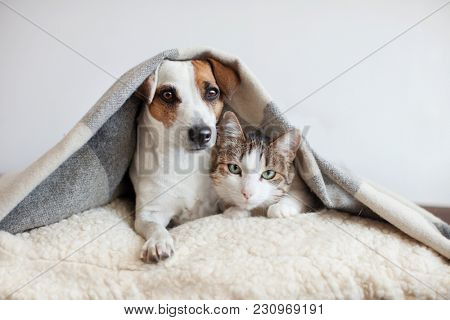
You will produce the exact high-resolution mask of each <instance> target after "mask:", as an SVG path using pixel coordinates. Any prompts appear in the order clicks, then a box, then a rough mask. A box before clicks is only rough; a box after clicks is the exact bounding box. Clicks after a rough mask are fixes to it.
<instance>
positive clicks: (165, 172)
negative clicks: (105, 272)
mask: <svg viewBox="0 0 450 320" xmlns="http://www.w3.org/2000/svg"><path fill="white" fill-rule="evenodd" d="M153 82H154V85H153V87H152V88H151V91H152V92H151V93H150V94H151V95H154V94H155V88H157V87H159V86H161V85H171V86H173V87H175V88H176V90H177V92H178V95H179V96H180V98H181V101H182V102H181V105H180V106H179V110H178V111H177V116H176V120H175V122H174V123H173V124H172V125H171V126H170V127H169V128H167V127H165V126H164V125H163V123H162V122H160V121H158V120H156V119H155V118H153V117H152V115H151V113H150V112H149V108H147V107H144V108H143V110H142V113H141V115H140V117H139V130H138V145H137V149H136V153H135V156H134V159H133V163H132V165H131V168H130V177H131V180H132V182H133V185H134V188H135V192H136V220H135V228H136V231H137V232H138V233H139V234H140V235H141V236H143V237H144V238H145V239H146V242H145V244H144V246H143V247H142V251H141V258H142V259H143V260H144V261H146V262H149V261H155V260H156V261H159V260H162V259H165V258H167V257H170V256H171V255H172V254H173V252H174V244H173V239H172V236H171V235H170V233H169V232H168V231H167V229H166V226H167V225H168V224H169V222H170V221H171V220H173V221H175V222H176V223H183V222H185V221H188V220H192V219H196V218H199V217H203V216H206V215H211V214H214V213H217V196H216V194H215V192H214V190H213V189H214V188H213V187H212V185H211V181H210V178H209V174H208V173H209V172H208V171H209V170H208V169H209V165H210V156H211V148H210V147H212V146H213V145H214V143H215V137H216V131H215V130H216V128H215V127H216V122H217V119H216V116H215V114H214V112H213V110H212V109H211V108H210V107H209V106H207V105H206V103H205V101H204V100H203V99H202V96H201V94H200V91H199V88H197V86H196V82H195V75H194V68H193V65H192V63H191V62H190V61H183V62H182V61H165V62H164V63H163V64H162V65H161V66H160V68H159V70H158V71H157V73H156V77H155V79H154V81H153ZM151 98H152V97H150V99H151ZM199 120H201V121H202V122H203V123H204V124H206V125H207V126H208V127H210V128H211V129H212V138H211V140H210V141H209V143H208V147H207V148H206V149H204V150H201V151H196V152H191V151H189V145H188V133H187V132H188V130H189V127H190V126H191V125H192V124H194V123H196V122H198V121H199ZM149 139H152V140H151V142H150V143H151V144H152V148H151V150H149V148H148V147H147V145H146V144H148V143H149ZM145 153H151V154H150V155H148V154H147V155H145ZM146 156H147V157H146ZM143 162H145V163H143ZM148 165H150V167H151V168H150V170H151V172H150V173H146V172H144V170H143V168H144V167H148Z"/></svg>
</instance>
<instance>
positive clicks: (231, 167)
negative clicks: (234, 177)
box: [228, 163, 241, 174]
mask: <svg viewBox="0 0 450 320" xmlns="http://www.w3.org/2000/svg"><path fill="white" fill-rule="evenodd" d="M228 170H230V172H231V173H232V174H241V168H239V166H238V165H237V164H234V163H229V164H228Z"/></svg>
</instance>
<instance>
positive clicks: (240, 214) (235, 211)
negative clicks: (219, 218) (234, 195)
mask: <svg viewBox="0 0 450 320" xmlns="http://www.w3.org/2000/svg"><path fill="white" fill-rule="evenodd" d="M223 216H224V217H226V218H228V219H242V218H247V217H249V216H250V212H249V211H248V210H245V209H241V208H238V207H229V208H228V209H227V210H225V211H224V213H223Z"/></svg>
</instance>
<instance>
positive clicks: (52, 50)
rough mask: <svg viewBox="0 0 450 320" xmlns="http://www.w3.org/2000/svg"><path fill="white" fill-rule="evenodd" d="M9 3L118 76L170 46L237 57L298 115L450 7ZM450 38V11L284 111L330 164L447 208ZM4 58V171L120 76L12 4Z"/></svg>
mask: <svg viewBox="0 0 450 320" xmlns="http://www.w3.org/2000/svg"><path fill="white" fill-rule="evenodd" d="M2 1H5V0H2ZM6 2H7V3H8V4H10V5H11V6H12V7H14V8H15V9H16V10H18V11H19V12H20V13H22V14H23V15H24V16H25V17H27V18H28V19H30V20H32V21H34V22H35V23H36V24H38V25H40V26H41V27H43V28H45V29H46V30H48V31H49V32H50V33H51V34H53V35H54V36H56V37H57V38H59V39H61V40H62V41H63V42H64V43H66V44H67V45H69V46H70V47H72V48H74V49H75V50H77V51H78V52H80V53H81V54H82V55H85V56H86V57H88V58H89V59H91V60H92V61H94V62H95V63H97V64H98V65H99V66H101V67H102V68H104V69H105V70H107V71H108V72H110V73H112V74H113V75H116V76H119V75H120V74H122V73H123V72H125V71H126V70H127V69H129V68H130V67H132V66H134V65H136V64H137V63H139V62H141V61H142V60H144V59H146V58H148V57H150V56H152V55H154V54H156V53H158V52H159V51H161V50H163V49H167V48H173V47H187V46H195V45H209V46H213V47H217V48H219V49H222V50H224V51H227V52H230V53H233V54H235V55H238V56H240V57H241V58H242V59H243V60H244V61H245V62H246V63H247V64H248V66H249V67H250V68H251V69H252V70H253V72H254V73H255V74H256V75H257V76H258V77H259V78H260V79H261V81H262V83H263V84H264V85H265V87H266V88H267V89H268V91H269V92H270V93H271V95H272V96H273V97H274V98H275V99H277V100H278V101H279V102H280V103H281V104H282V105H284V108H287V107H289V106H290V105H292V104H294V103H295V102H296V101H298V100H300V99H301V98H303V97H305V96H306V95H308V94H309V93H310V92H312V91H313V90H315V89H316V88H318V87H320V86H321V85H322V84H324V83H326V82H327V81H329V80H330V79H331V78H333V77H334V76H335V75H337V74H339V73H340V72H342V71H343V70H345V69H346V68H347V67H349V66H351V65H352V64H353V63H355V62H356V61H358V60H359V59H361V58H363V57H364V56H366V55H367V54H369V53H370V52H371V51H373V50H375V49H376V48H377V47H379V46H380V45H382V44H383V43H384V42H386V41H388V40H390V39H392V38H393V37H394V36H396V35H397V34H399V33H400V32H402V31H403V30H405V29H407V28H408V27H409V26H411V25H412V24H414V23H416V22H417V21H418V20H420V19H421V18H422V17H424V16H426V15H427V14H428V13H430V12H432V11H433V10H435V9H436V8H438V7H439V6H440V5H441V4H443V3H444V2H445V0H439V1H438V0H431V1H430V0H421V1H419V0H405V1H398V0H382V1H381V0H370V1H358V0H354V1H352V0H347V1H325V0H320V1H317V0H316V1H280V0H278V1H264V2H263V1H235V0H233V1H231V0H227V1H222V2H220V3H217V2H213V1H189V2H187V1H184V2H183V1H179V4H176V3H175V1H170V2H167V3H166V2H164V1H126V2H125V1H111V0H109V1H106V0H105V1H61V0H57V1H56V0H55V1H49V0H46V1H32V0H29V1H12V0H6ZM449 40H450V6H448V7H446V8H444V9H443V10H441V11H440V12H438V13H436V14H435V15H434V16H432V17H431V18H429V19H428V20H426V21H424V22H423V23H422V24H420V25H419V26H418V27H416V28H414V29H413V30H411V31H410V32H408V33H406V34H405V35H404V36H402V37H401V38H399V39H397V40H396V41H394V42H393V43H391V44H390V45H389V46H387V47H386V48H384V49H382V50H380V51H379V52H378V53H376V54H375V55H373V56H372V57H370V58H369V59H367V60H366V61H364V62H363V63H361V64H360V65H359V66H357V67H355V68H354V69H352V70H351V71H349V72H348V73H347V74H345V75H344V76H342V77H341V78H339V79H338V80H336V81H334V82H333V83H332V84H331V85H329V86H327V87H326V88H324V89H323V90H321V91H320V92H318V93H317V94H315V95H313V96H312V97H311V98H310V99H308V100H306V101H305V102H304V103H302V104H301V105H300V106H298V107H297V108H294V109H293V110H291V111H289V112H288V113H287V115H288V116H289V118H290V119H291V120H292V121H293V122H294V123H295V124H298V125H299V126H303V125H310V126H311V129H310V132H309V134H308V137H309V139H310V141H311V143H312V145H313V146H314V147H315V148H316V149H317V150H319V151H320V152H321V153H322V154H324V155H326V156H327V157H329V158H332V159H334V160H336V161H337V162H338V163H340V164H342V165H345V166H346V167H349V168H352V169H353V170H354V171H355V172H356V173H358V174H360V175H362V176H366V177H368V178H370V179H372V180H374V181H376V182H377V183H379V184H382V185H384V186H386V187H387V188H389V189H392V190H395V191H397V192H399V193H401V194H403V195H405V196H407V197H409V198H411V199H413V200H415V201H417V202H421V203H428V204H437V205H450V187H449V183H450V170H449V165H450V125H449V119H450V41H449ZM0 52H1V53H0V55H1V59H0V150H1V151H0V152H1V156H0V172H5V171H10V170H18V169H20V168H22V167H23V166H26V165H28V164H29V163H31V162H32V161H33V159H35V158H36V157H38V156H39V155H40V154H42V153H43V152H44V151H46V150H47V149H48V148H50V147H51V146H53V145H54V144H55V143H56V142H57V141H58V140H59V139H61V138H62V137H63V136H64V134H65V133H66V132H67V131H68V130H69V129H70V128H71V127H72V126H73V124H74V123H75V122H76V121H78V120H79V118H81V116H82V115H83V114H84V113H85V112H86V111H87V110H88V109H89V108H90V107H91V106H92V105H93V104H94V103H95V101H96V100H97V99H98V98H99V97H100V96H101V95H102V93H103V92H104V91H105V90H106V89H107V88H108V87H109V86H110V85H111V84H112V83H113V82H114V79H113V78H112V77H111V76H109V75H108V74H106V73H105V72H103V71H101V70H99V69H98V68H96V67H94V66H93V65H91V64H89V63H88V62H86V61H85V60H83V59H81V58H80V57H79V56H78V55H76V54H74V53H73V52H72V51H70V50H68V49H67V48H66V47H64V46H63V45H61V44H60V43H58V42H57V41H55V39H53V38H51V37H49V36H48V35H46V34H45V33H43V32H42V31H41V30H39V29H38V28H36V27H35V26H33V25H32V24H31V23H30V22H28V21H26V20H25V19H24V18H22V17H20V16H18V15H17V14H15V13H13V12H11V11H10V10H9V9H7V8H5V7H4V6H3V5H1V4H0Z"/></svg>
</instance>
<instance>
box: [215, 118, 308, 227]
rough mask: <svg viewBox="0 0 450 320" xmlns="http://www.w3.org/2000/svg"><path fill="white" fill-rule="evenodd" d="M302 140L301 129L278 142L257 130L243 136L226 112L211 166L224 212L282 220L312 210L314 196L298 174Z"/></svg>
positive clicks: (237, 216)
mask: <svg viewBox="0 0 450 320" xmlns="http://www.w3.org/2000/svg"><path fill="white" fill-rule="evenodd" d="M300 139H301V136H300V133H299V131H298V130H296V129H292V130H290V131H287V132H286V133H284V134H283V135H281V136H280V137H278V138H277V139H275V140H273V141H269V139H268V138H266V137H264V136H263V135H261V134H259V133H257V132H252V133H244V131H243V130H242V127H241V125H240V123H239V120H238V119H237V117H236V115H235V114H234V113H233V112H230V111H228V112H226V113H225V114H224V115H223V118H222V120H221V122H220V123H219V127H218V137H217V143H216V146H215V150H214V152H213V160H212V168H211V179H212V181H213V185H214V187H215V189H216V192H217V194H218V196H219V198H220V200H221V202H222V203H223V204H224V208H225V211H224V214H225V215H227V216H229V217H232V218H240V217H246V216H249V215H251V214H257V215H267V216H268V217H271V218H280V217H288V216H292V215H295V214H298V213H301V212H307V211H311V208H310V207H309V206H308V205H307V203H311V199H312V198H311V195H310V193H309V192H308V191H307V187H306V185H305V184H304V183H303V181H302V180H301V179H300V178H299V177H298V175H297V174H295V173H294V165H293V160H294V158H295V154H296V152H297V150H298V148H299V145H300ZM290 189H291V190H290Z"/></svg>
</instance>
